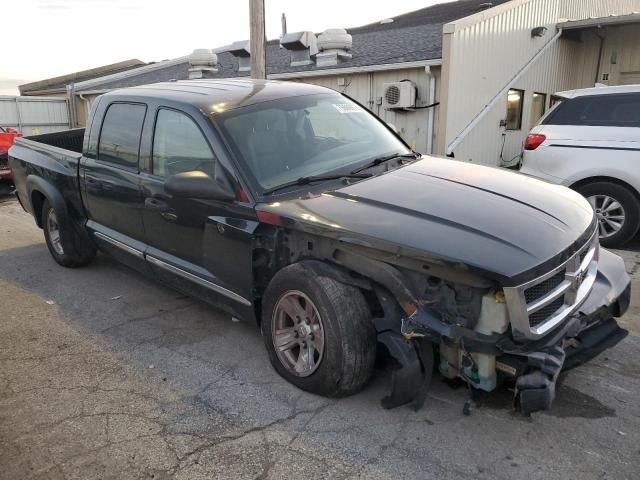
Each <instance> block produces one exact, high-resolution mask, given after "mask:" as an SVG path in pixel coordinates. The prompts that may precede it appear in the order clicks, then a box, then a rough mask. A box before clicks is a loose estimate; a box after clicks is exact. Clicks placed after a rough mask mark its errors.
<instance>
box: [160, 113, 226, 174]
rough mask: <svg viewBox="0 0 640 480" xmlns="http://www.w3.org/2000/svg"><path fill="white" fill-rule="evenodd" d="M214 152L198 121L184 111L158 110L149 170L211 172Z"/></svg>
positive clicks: (171, 172) (167, 172)
mask: <svg viewBox="0 0 640 480" xmlns="http://www.w3.org/2000/svg"><path fill="white" fill-rule="evenodd" d="M215 162H216V159H215V156H214V154H213V152H212V151H211V148H210V147H209V144H208V143H207V140H206V139H205V137H204V135H203V134H202V132H201V131H200V129H199V128H198V125H196V123H195V122H194V121H193V120H192V119H191V118H189V117H188V116H187V115H185V114H184V113H180V112H176V111H175V110H168V109H166V108H162V109H160V110H158V116H157V118H156V126H155V129H154V132H153V173H154V175H159V176H161V177H170V176H171V175H175V174H176V173H181V172H191V171H194V170H200V171H202V172H205V173H207V174H209V175H211V176H214V175H215Z"/></svg>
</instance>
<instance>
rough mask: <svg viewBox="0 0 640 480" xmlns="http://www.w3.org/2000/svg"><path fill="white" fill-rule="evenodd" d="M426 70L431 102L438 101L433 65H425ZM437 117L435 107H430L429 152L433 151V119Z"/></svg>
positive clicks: (428, 122)
mask: <svg viewBox="0 0 640 480" xmlns="http://www.w3.org/2000/svg"><path fill="white" fill-rule="evenodd" d="M424 71H425V72H426V74H427V76H428V77H429V103H430V104H433V103H435V102H436V77H435V76H434V75H433V72H432V71H431V67H429V66H426V67H424ZM434 119H435V108H430V109H429V113H428V116H427V153H428V154H432V153H433V121H434Z"/></svg>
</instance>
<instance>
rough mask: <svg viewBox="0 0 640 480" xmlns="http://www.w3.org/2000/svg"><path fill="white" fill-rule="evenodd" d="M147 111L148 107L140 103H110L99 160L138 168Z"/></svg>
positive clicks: (103, 126)
mask: <svg viewBox="0 0 640 480" xmlns="http://www.w3.org/2000/svg"><path fill="white" fill-rule="evenodd" d="M146 111H147V107H145V106H144V105H139V104H132V103H113V104H111V105H109V108H107V112H106V113H105V116H104V120H103V121H102V129H101V131H100V140H99V142H98V160H101V161H103V162H109V163H114V164H116V165H120V166H122V167H128V168H135V169H137V168H138V154H139V150H140V134H141V132H142V124H143V122H144V115H145V113H146Z"/></svg>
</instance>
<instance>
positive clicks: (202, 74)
mask: <svg viewBox="0 0 640 480" xmlns="http://www.w3.org/2000/svg"><path fill="white" fill-rule="evenodd" d="M217 65H218V56H217V55H216V54H215V53H213V52H212V51H211V50H210V49H208V48H197V49H195V50H194V51H193V53H192V54H191V55H189V79H195V78H211V77H213V76H214V75H215V74H216V73H218V69H217V68H216V67H217Z"/></svg>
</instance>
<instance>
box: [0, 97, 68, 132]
mask: <svg viewBox="0 0 640 480" xmlns="http://www.w3.org/2000/svg"><path fill="white" fill-rule="evenodd" d="M0 125H1V126H4V127H13V128H16V129H18V130H19V131H20V132H21V133H23V134H25V135H33V134H38V133H50V132H56V131H59V130H66V129H68V128H69V109H68V106H67V101H66V99H65V98H56V97H9V96H7V97H0Z"/></svg>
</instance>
